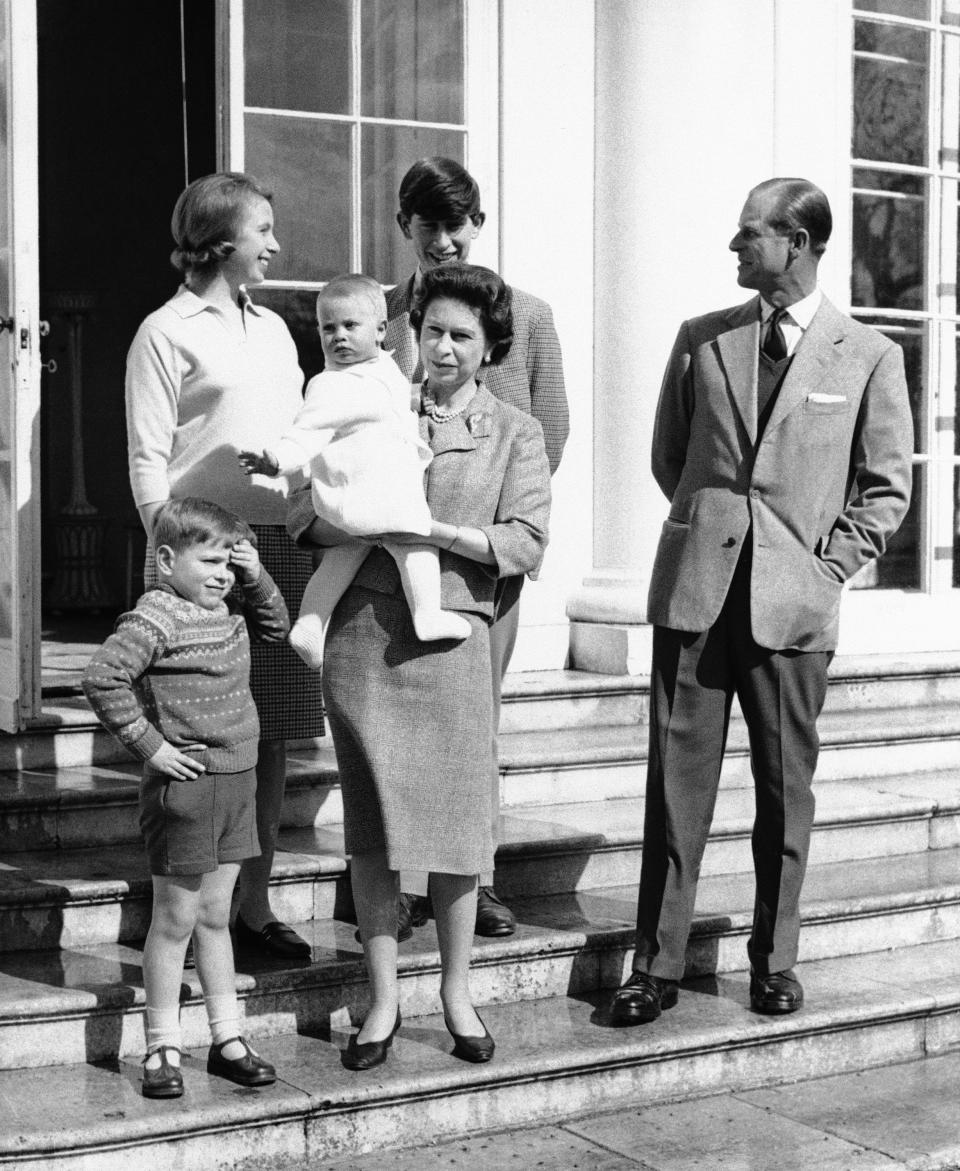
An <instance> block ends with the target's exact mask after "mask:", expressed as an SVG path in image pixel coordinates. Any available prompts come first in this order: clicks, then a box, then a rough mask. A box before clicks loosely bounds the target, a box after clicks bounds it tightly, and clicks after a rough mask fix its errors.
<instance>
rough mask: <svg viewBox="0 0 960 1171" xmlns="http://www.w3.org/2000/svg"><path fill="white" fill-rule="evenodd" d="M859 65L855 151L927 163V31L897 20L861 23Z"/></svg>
mask: <svg viewBox="0 0 960 1171" xmlns="http://www.w3.org/2000/svg"><path fill="white" fill-rule="evenodd" d="M856 29H857V33H856V39H857V49H858V50H864V51H867V52H871V53H877V54H881V55H882V57H881V58H879V59H878V58H876V57H862V56H858V57H856V58H855V60H854V66H853V78H854V80H853V85H854V95H853V114H854V117H853V154H854V157H855V158H861V159H876V160H877V161H878V162H890V163H909V164H911V165H913V166H923V164H924V162H925V153H926V131H927V111H926V92H927V65H926V60H927V53H926V49H927V34H926V33H923V32H920V31H919V30H916V29H904V28H901V27H899V26H896V25H885V24H868V23H866V22H859V21H858V22H857V26H856Z"/></svg>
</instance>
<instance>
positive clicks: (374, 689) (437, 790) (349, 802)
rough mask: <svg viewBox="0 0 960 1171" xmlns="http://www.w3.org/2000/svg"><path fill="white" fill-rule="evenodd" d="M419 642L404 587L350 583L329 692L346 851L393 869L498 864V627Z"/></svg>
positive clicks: (330, 645)
mask: <svg viewBox="0 0 960 1171" xmlns="http://www.w3.org/2000/svg"><path fill="white" fill-rule="evenodd" d="M463 617H464V618H466V619H467V620H468V621H469V622H470V625H471V626H472V627H473V633H472V634H471V635H470V637H469V638H467V639H465V640H464V641H463V642H455V641H453V640H452V639H450V640H444V641H441V642H420V640H419V639H418V638H417V636H416V634H415V633H414V630H413V622H412V621H411V619H410V610H409V607H408V606H407V602H406V599H405V598H404V596H403V594H402V593H399V592H398V593H396V594H383V593H378V592H376V591H374V590H369V589H365V588H364V587H363V586H358V585H352V586H350V588H349V589H348V590H347V592H346V593H345V594H344V596H343V597H342V598H341V600H340V602H339V604H338V606H337V608H336V610H334V612H333V616H332V618H331V620H330V629H329V631H328V633H327V642H326V649H325V653H324V677H323V687H324V698H325V700H326V704H327V717H328V719H329V721H330V731H331V733H332V735H333V744H334V748H335V749H336V753H337V767H338V769H339V771H340V784H341V788H342V792H343V828H344V839H345V848H346V852H347V853H348V854H362V853H367V852H370V851H375V850H385V851H386V855H387V865H388V866H389V867H390V869H391V870H419V871H438V872H440V873H446V874H465V875H469V874H480V873H485V872H487V871H490V870H492V869H493V849H494V847H493V836H492V832H491V826H490V823H491V773H492V770H493V768H494V767H495V764H494V760H493V753H492V748H491V736H492V727H493V700H492V696H491V687H490V631H489V627H488V625H487V623H486V620H485V619H484V618H482V617H481V616H480V615H479V614H470V613H463Z"/></svg>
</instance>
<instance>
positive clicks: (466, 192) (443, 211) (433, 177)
mask: <svg viewBox="0 0 960 1171" xmlns="http://www.w3.org/2000/svg"><path fill="white" fill-rule="evenodd" d="M399 198H400V214H401V215H402V216H406V218H407V219H410V217H411V216H414V215H418V216H420V218H421V219H425V220H441V221H446V220H466V219H470V220H474V221H475V220H476V217H477V216H479V215H480V188H479V187H478V186H477V181H476V179H474V177H473V176H472V175H471V174H470V172H469V171H468V170H467V169H466V167H464V166H462V165H461V164H460V163H458V162H457V160H456V159H449V158H444V156H443V155H434V156H432V157H431V158H427V159H419V160H418V161H417V162H415V163H414V164H413V166H412V167H411V168H410V170H409V171H407V173H406V174H405V175H404V177H403V179H402V180H401V182H400V192H399Z"/></svg>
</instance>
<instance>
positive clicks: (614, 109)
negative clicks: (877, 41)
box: [567, 0, 659, 674]
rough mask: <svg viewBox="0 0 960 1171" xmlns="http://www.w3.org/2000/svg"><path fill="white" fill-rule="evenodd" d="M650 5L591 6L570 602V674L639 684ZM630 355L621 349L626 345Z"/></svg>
mask: <svg viewBox="0 0 960 1171" xmlns="http://www.w3.org/2000/svg"><path fill="white" fill-rule="evenodd" d="M646 8H647V6H646V5H641V4H636V3H635V2H633V0H604V2H603V3H602V4H598V5H597V23H596V106H595V135H596V152H595V160H594V166H595V171H594V175H595V215H594V249H595V261H594V290H595V298H594V304H595V318H594V321H595V325H594V383H593V384H594V410H593V413H594V449H593V565H594V569H593V572H592V573H591V574H590V575H589V576H588V577H587V578H585V580H584V582H583V584H582V586H581V587H580V589H578V590H576V591H575V592H574V593H573V594H572V595H571V596H570V598H569V601H568V604H567V616H568V618H569V619H570V666H571V667H573V668H575V669H577V670H586V671H598V672H603V673H608V674H639V673H642V672H645V671H647V670H648V669H649V666H650V653H649V646H650V627H649V626H647V625H646V610H645V607H646V592H647V576H648V573H649V566H650V563H651V559H652V554H653V549H654V545H655V535H656V534H655V530H656V529H657V528H658V527H659V526H658V524H657V523H656V522H655V521H654V519H653V517H654V513H655V512H656V511H657V510H656V509H651V508H650V507H649V500H650V498H651V495H652V494H653V493H656V494H657V495H659V493H658V491H657V488H656V485H655V484H654V483H653V480H652V477H651V476H650V472H649V462H650V461H649V450H650V428H651V424H652V412H653V407H654V405H655V403H654V402H653V401H652V400H651V399H650V396H649V394H648V393H647V388H645V387H644V385H643V383H644V382H645V381H646V377H647V375H646V366H647V363H646V362H642V361H641V357H642V352H641V349H640V346H641V344H642V343H641V341H640V338H639V336H638V327H639V328H641V329H642V324H641V323H642V322H643V320H644V317H645V315H646V313H647V312H648V305H649V287H648V286H647V282H646V281H645V280H644V279H642V276H641V274H643V273H644V272H645V271H647V269H648V260H647V256H646V252H645V243H646V241H645V232H644V225H643V222H642V210H641V209H642V207H643V204H644V202H645V200H644V190H645V189H648V188H649V186H650V178H651V177H650V175H649V171H648V166H647V162H646V159H645V157H644V150H643V141H644V126H643V123H644V121H645V119H646V113H645V103H646V101H647V100H648V97H649V94H648V89H649V85H650V79H649V77H648V76H647V75H646V73H645V71H644V69H643V68H642V64H641V62H642V61H643V58H644V56H645V54H644V43H645V39H648V38H645V35H644V34H645V31H649V30H645V28H644V25H645V24H647V25H649V23H650V21H649V16H646V17H645V15H644V10H645V9H646ZM625 342H626V343H627V344H624V343H625Z"/></svg>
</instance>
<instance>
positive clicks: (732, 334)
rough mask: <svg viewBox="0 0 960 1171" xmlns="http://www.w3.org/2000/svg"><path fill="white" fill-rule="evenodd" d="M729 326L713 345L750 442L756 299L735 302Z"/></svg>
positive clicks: (757, 338)
mask: <svg viewBox="0 0 960 1171" xmlns="http://www.w3.org/2000/svg"><path fill="white" fill-rule="evenodd" d="M728 320H729V326H730V328H729V329H727V330H726V331H724V332H723V333H721V334H719V335H718V337H717V347H718V349H719V350H720V357H721V360H722V362H723V368H724V370H725V372H726V375H727V385H728V386H729V388H730V395H731V397H732V398H733V401H734V402H735V403H736V405H737V410H738V411H739V412H740V418H741V420H742V421H743V426H744V428H745V429H746V432H747V434H748V435H749V436H750V442H751V443H755V442H756V440H757V355H758V353H759V350H760V299H759V297H755V298H754V299H753V300H752V301H748V302H747V303H746V304H745V305H738V306H737V308H736V309H734V310H733V312H732V313H731V314H730V317H729V319H728Z"/></svg>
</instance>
